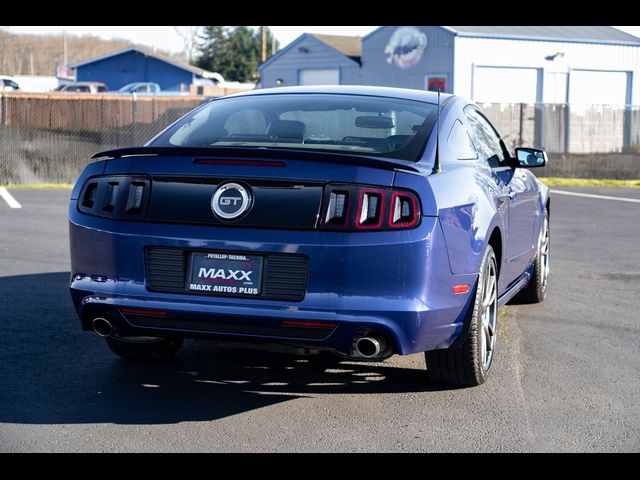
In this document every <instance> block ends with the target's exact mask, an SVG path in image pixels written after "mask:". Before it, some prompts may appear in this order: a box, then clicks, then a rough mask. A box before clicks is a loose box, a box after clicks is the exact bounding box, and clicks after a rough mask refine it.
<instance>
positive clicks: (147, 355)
mask: <svg viewBox="0 0 640 480" xmlns="http://www.w3.org/2000/svg"><path fill="white" fill-rule="evenodd" d="M105 340H106V342H107V345H108V346H109V348H110V349H111V351H112V352H113V353H115V354H116V355H118V356H119V357H122V358H126V359H127V360H138V361H142V360H169V359H171V358H173V357H174V356H175V354H176V353H177V352H178V350H180V347H181V346H182V342H183V340H182V339H181V338H160V339H149V340H142V341H140V340H134V339H126V338H118V337H106V338H105Z"/></svg>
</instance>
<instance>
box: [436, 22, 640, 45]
mask: <svg viewBox="0 0 640 480" xmlns="http://www.w3.org/2000/svg"><path fill="white" fill-rule="evenodd" d="M443 28H446V29H448V30H450V31H452V32H453V33H455V34H456V35H458V36H461V37H479V38H504V39H520V40H546V41H558V42H585V43H608V44H623V45H640V38H638V37H636V36H634V35H631V34H628V33H625V32H623V31H621V30H618V29H617V28H613V27H605V26H575V25H574V26H564V27H563V26H555V25H554V26H540V27H537V26H483V27H468V26H447V27H443Z"/></svg>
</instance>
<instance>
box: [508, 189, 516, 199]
mask: <svg viewBox="0 0 640 480" xmlns="http://www.w3.org/2000/svg"><path fill="white" fill-rule="evenodd" d="M516 194H517V193H516V191H515V190H509V198H510V199H511V200H513V199H514V198H516Z"/></svg>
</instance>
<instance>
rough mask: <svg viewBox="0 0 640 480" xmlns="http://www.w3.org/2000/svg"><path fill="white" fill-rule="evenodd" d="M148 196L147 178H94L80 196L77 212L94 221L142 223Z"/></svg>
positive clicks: (148, 181)
mask: <svg viewBox="0 0 640 480" xmlns="http://www.w3.org/2000/svg"><path fill="white" fill-rule="evenodd" d="M150 193H151V181H150V180H149V179H148V178H146V177H140V176H135V177H132V176H131V177H129V176H106V177H94V178H92V179H90V180H89V181H88V182H87V183H86V184H85V185H84V187H83V188H82V191H81V192H80V201H79V202H78V210H80V211H81V212H82V213H86V214H88V215H95V216H97V217H105V218H113V219H118V220H141V219H143V218H144V217H145V215H146V208H147V204H148V203H149V194H150Z"/></svg>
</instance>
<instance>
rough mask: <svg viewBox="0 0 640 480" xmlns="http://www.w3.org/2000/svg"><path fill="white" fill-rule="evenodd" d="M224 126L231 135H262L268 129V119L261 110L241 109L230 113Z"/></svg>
mask: <svg viewBox="0 0 640 480" xmlns="http://www.w3.org/2000/svg"><path fill="white" fill-rule="evenodd" d="M224 128H225V130H226V131H227V132H228V134H229V135H230V136H234V135H235V136H241V135H262V134H264V133H265V131H266V129H267V119H266V118H265V117H264V114H263V113H262V112H261V111H260V110H254V109H251V108H249V109H245V110H239V111H237V112H234V113H232V114H231V115H229V118H228V119H227V121H226V122H225V123H224Z"/></svg>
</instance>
